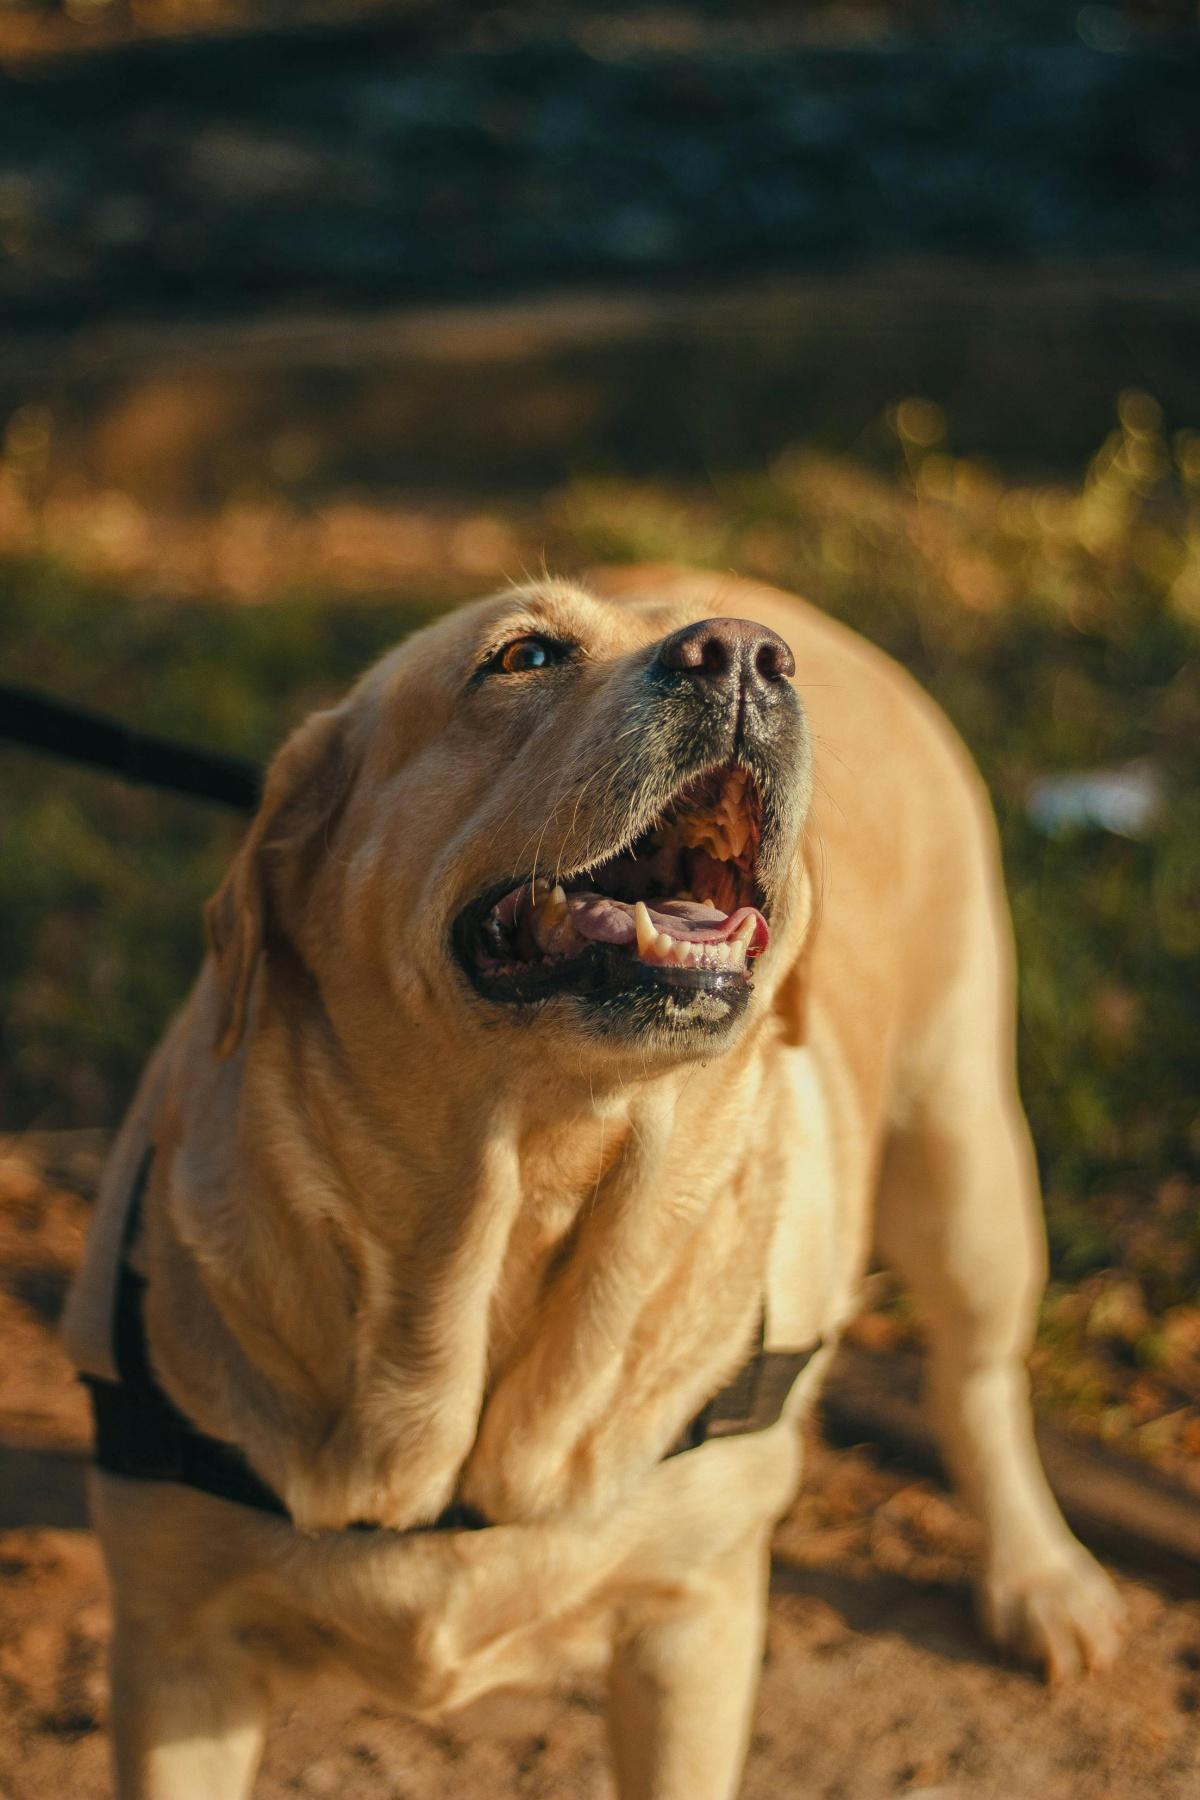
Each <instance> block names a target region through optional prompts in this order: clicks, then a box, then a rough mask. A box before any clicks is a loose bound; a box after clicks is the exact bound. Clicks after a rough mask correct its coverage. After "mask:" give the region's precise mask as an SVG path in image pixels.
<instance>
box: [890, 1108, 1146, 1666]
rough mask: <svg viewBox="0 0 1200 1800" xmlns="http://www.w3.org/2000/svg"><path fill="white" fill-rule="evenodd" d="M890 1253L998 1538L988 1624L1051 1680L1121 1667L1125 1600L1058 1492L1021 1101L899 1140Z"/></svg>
mask: <svg viewBox="0 0 1200 1800" xmlns="http://www.w3.org/2000/svg"><path fill="white" fill-rule="evenodd" d="M878 1237H879V1245H880V1248H881V1250H882V1251H883V1252H884V1254H885V1256H887V1258H888V1260H889V1261H891V1262H892V1263H893V1264H894V1266H895V1267H896V1268H898V1269H899V1271H900V1273H901V1274H902V1275H903V1276H904V1278H905V1279H906V1280H907V1281H908V1282H909V1284H910V1285H911V1286H912V1288H913V1289H914V1291H915V1292H916V1294H917V1295H918V1297H919V1299H920V1301H921V1303H922V1306H923V1310H924V1311H925V1313H926V1316H927V1325H928V1340H929V1365H930V1366H929V1374H930V1382H929V1386H930V1396H931V1399H932V1402H933V1410H934V1413H935V1417H936V1423H937V1427H938V1431H939V1435H940V1437H941V1441H942V1447H943V1449H944V1451H945V1455H946V1460H947V1462H948V1463H949V1465H950V1469H951V1472H952V1473H953V1475H954V1477H955V1480H956V1482H957V1485H958V1487H959V1488H960V1490H961V1492H962V1494H963V1497H964V1498H965V1499H966V1501H967V1502H968V1504H969V1505H970V1506H971V1508H972V1510H973V1511H974V1512H975V1514H976V1515H977V1517H978V1518H979V1519H980V1520H981V1522H982V1524H983V1527H984V1530H985V1533H986V1540H987V1542H986V1556H987V1562H986V1566H985V1570H984V1576H983V1581H982V1584H981V1593H980V1597H981V1601H982V1610H983V1614H984V1618H985V1622H986V1624H987V1625H988V1628H989V1630H990V1631H991V1634H992V1636H993V1637H994V1638H995V1639H996V1640H997V1642H998V1643H1000V1644H1002V1645H1004V1646H1005V1647H1006V1648H1008V1649H1011V1650H1015V1651H1017V1652H1018V1653H1020V1654H1021V1655H1023V1656H1025V1657H1028V1658H1030V1659H1032V1660H1034V1661H1037V1662H1041V1663H1043V1664H1044V1665H1045V1667H1046V1671H1047V1673H1048V1675H1049V1676H1050V1678H1051V1679H1052V1680H1053V1679H1057V1678H1059V1677H1062V1676H1065V1675H1070V1674H1073V1673H1074V1672H1076V1671H1077V1670H1078V1669H1080V1668H1081V1667H1103V1666H1104V1665H1105V1664H1107V1663H1108V1662H1109V1661H1111V1659H1112V1657H1113V1654H1114V1652H1115V1650H1116V1647H1117V1643H1118V1640H1119V1637H1120V1623H1121V1613H1122V1608H1121V1603H1120V1601H1119V1599H1118V1597H1117V1594H1116V1591H1115V1589H1114V1588H1113V1585H1112V1583H1111V1581H1110V1580H1109V1579H1108V1576H1107V1575H1106V1574H1105V1573H1104V1571H1103V1570H1102V1569H1101V1568H1100V1566H1099V1565H1098V1564H1097V1563H1096V1562H1095V1561H1094V1560H1093V1558H1092V1557H1091V1556H1089V1555H1088V1553H1087V1551H1086V1550H1085V1549H1084V1548H1083V1546H1082V1545H1081V1544H1079V1543H1078V1542H1077V1541H1076V1540H1075V1538H1074V1537H1072V1535H1071V1533H1070V1532H1069V1531H1068V1529H1067V1526H1066V1524H1065V1522H1064V1520H1063V1518H1062V1515H1061V1513H1060V1512H1059V1510H1058V1507H1057V1505H1056V1504H1055V1500H1054V1496H1053V1495H1052V1493H1051V1492H1050V1488H1049V1485H1048V1483H1047V1481H1046V1477H1045V1475H1044V1474H1043V1472H1042V1466H1041V1461H1040V1459H1039V1457H1038V1453H1037V1447H1036V1444H1035V1442H1034V1435H1033V1417H1032V1413H1031V1410H1030V1402H1029V1383H1028V1377H1027V1375H1026V1370H1025V1358H1026V1356H1027V1355H1028V1353H1029V1350H1030V1347H1031V1345H1032V1342H1033V1335H1034V1327H1035V1324H1036V1319H1037V1305H1038V1300H1039V1297H1040V1295H1041V1290H1042V1283H1043V1279H1044V1255H1045V1253H1044V1247H1043V1240H1042V1231H1041V1221H1040V1208H1039V1205H1038V1198H1037V1185H1036V1176H1035V1173H1034V1168H1033V1158H1032V1153H1031V1150H1030V1146H1029V1142H1028V1138H1027V1136H1026V1133H1025V1130H1024V1125H1023V1122H1022V1120H1021V1119H1020V1116H1019V1114H1018V1113H1017V1111H1016V1108H1015V1106H1005V1105H1002V1104H1001V1103H1000V1102H999V1100H997V1099H993V1098H992V1097H990V1096H989V1097H988V1099H987V1101H986V1103H985V1104H983V1105H980V1106H978V1107H975V1108H968V1107H966V1106H964V1107H963V1108H962V1109H961V1111H959V1110H956V1109H954V1108H947V1109H946V1112H945V1113H944V1114H943V1115H942V1116H941V1117H940V1118H939V1117H938V1116H937V1115H936V1114H935V1113H934V1112H933V1111H932V1110H931V1111H930V1112H929V1113H928V1114H927V1115H926V1116H925V1117H924V1118H923V1119H922V1120H921V1121H920V1123H919V1125H918V1126H917V1127H915V1128H914V1129H912V1130H910V1131H907V1132H897V1133H895V1134H894V1136H893V1138H892V1140H891V1142H890V1143H889V1146H888V1154H887V1159H886V1165H885V1170H884V1180H883V1185H882V1190H881V1194H880V1209H879V1223H878Z"/></svg>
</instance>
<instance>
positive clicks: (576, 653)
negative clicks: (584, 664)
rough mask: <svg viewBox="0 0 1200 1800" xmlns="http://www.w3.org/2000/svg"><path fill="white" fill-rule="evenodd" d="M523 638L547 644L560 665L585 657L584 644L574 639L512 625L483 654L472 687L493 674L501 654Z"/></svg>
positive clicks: (539, 629)
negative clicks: (555, 654)
mask: <svg viewBox="0 0 1200 1800" xmlns="http://www.w3.org/2000/svg"><path fill="white" fill-rule="evenodd" d="M522 638H536V639H537V641H538V642H539V643H540V644H547V645H548V646H549V647H550V649H551V650H553V651H555V652H556V653H557V660H558V661H559V662H560V663H566V662H576V661H578V660H579V658H580V657H581V656H582V655H583V646H582V644H579V643H577V642H576V641H575V639H574V638H561V637H557V636H556V635H555V634H554V633H553V632H551V631H544V630H542V629H541V628H540V627H538V626H537V625H534V624H529V625H525V626H522V625H510V626H509V628H508V630H507V631H506V632H505V633H504V634H503V636H502V637H498V638H496V639H495V640H494V642H493V643H492V644H491V645H490V646H489V648H488V649H486V650H485V651H484V652H483V654H482V656H481V657H480V659H479V662H478V664H477V665H476V667H475V669H474V671H473V673H472V675H471V682H472V685H473V684H474V683H476V682H479V681H482V679H483V678H484V676H485V675H488V674H490V673H492V672H493V665H494V664H495V661H496V658H497V657H498V656H499V655H500V653H501V652H502V651H504V650H507V649H508V647H509V645H510V644H519V643H520V642H521V640H522Z"/></svg>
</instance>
